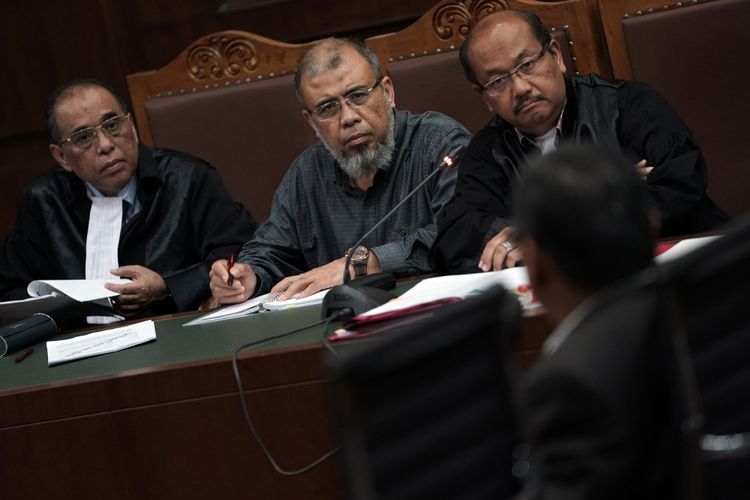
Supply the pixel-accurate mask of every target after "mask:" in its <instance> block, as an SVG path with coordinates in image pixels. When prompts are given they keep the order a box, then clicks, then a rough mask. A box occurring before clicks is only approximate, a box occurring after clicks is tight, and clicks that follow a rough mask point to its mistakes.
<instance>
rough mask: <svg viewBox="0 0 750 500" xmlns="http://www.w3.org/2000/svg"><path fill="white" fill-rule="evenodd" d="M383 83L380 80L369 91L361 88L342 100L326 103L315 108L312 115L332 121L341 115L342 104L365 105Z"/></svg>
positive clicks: (322, 119)
mask: <svg viewBox="0 0 750 500" xmlns="http://www.w3.org/2000/svg"><path fill="white" fill-rule="evenodd" d="M381 81H383V79H382V78H378V79H377V81H376V82H375V84H374V85H373V86H372V87H370V88H369V89H367V88H361V89H357V90H352V91H351V92H349V93H348V94H346V95H345V96H344V97H343V98H341V99H335V100H333V101H328V102H324V103H323V104H321V105H319V106H316V107H315V108H313V110H312V111H311V113H312V114H313V116H315V117H316V118H317V119H318V120H321V121H325V120H330V119H331V118H333V117H335V116H336V115H338V114H339V111H340V110H341V106H343V104H342V102H346V103H347V104H349V105H350V106H362V105H363V104H365V103H366V102H367V101H369V100H370V96H371V95H372V91H373V90H375V89H376V88H377V86H378V85H380V82H381Z"/></svg>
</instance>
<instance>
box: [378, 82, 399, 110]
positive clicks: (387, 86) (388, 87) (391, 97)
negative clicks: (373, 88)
mask: <svg viewBox="0 0 750 500" xmlns="http://www.w3.org/2000/svg"><path fill="white" fill-rule="evenodd" d="M380 84H381V85H382V86H383V91H384V92H385V95H386V97H388V101H389V102H390V103H391V107H392V108H395V107H396V91H395V90H394V89H393V81H392V80H391V77H390V76H384V77H383V81H382V82H381V83H380Z"/></svg>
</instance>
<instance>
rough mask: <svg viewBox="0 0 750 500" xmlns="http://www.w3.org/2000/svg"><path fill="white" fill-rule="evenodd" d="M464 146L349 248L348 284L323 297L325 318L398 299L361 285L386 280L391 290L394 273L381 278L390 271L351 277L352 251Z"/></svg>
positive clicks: (453, 162)
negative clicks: (355, 277)
mask: <svg viewBox="0 0 750 500" xmlns="http://www.w3.org/2000/svg"><path fill="white" fill-rule="evenodd" d="M463 149H464V146H456V147H455V148H453V149H452V150H451V151H450V152H449V153H448V154H447V155H445V157H443V161H442V162H440V165H439V166H438V167H437V168H436V169H434V170H433V171H432V172H430V174H429V175H428V176H427V177H425V178H424V179H423V180H422V182H420V183H419V184H418V185H417V186H416V187H415V188H414V189H412V190H411V191H409V194H407V195H406V196H404V197H403V198H402V199H401V201H399V202H398V203H397V204H396V206H394V207H393V208H392V209H390V210H389V211H388V213H387V214H385V215H384V216H383V217H382V218H381V219H380V220H379V221H378V222H377V223H376V224H375V225H374V226H372V228H370V230H369V231H367V232H366V233H365V234H363V235H362V237H361V238H359V239H358V240H357V242H356V243H355V244H354V245H352V246H351V247H350V248H349V250H347V251H346V259H345V261H344V277H343V282H344V284H343V285H338V286H335V287H333V288H331V290H330V291H329V292H328V293H327V294H326V295H325V297H324V298H323V308H322V311H321V316H322V317H323V318H327V317H328V316H330V315H331V314H333V313H335V312H339V311H341V310H342V309H346V308H349V309H351V316H355V315H357V314H360V313H363V312H365V311H369V310H370V309H372V308H373V307H377V306H379V305H381V304H384V303H386V302H387V301H389V300H390V299H392V298H394V296H393V294H391V293H388V292H386V291H385V290H380V289H378V288H372V287H369V286H363V285H360V284H358V283H360V280H366V281H367V282H381V283H383V282H384V283H387V284H388V285H389V286H388V289H391V288H393V287H394V286H395V280H394V278H393V276H390V277H388V279H386V278H383V277H381V275H382V276H387V275H386V273H378V274H375V275H370V276H363V277H362V278H357V279H355V280H352V279H351V276H350V274H349V266H350V265H351V262H352V254H353V253H354V249H356V248H357V247H358V246H359V245H361V244H362V242H363V241H364V240H365V239H366V238H367V237H368V236H370V235H371V234H372V233H373V232H374V231H375V230H376V229H377V228H379V227H380V226H381V225H383V223H384V222H385V221H387V220H388V219H389V218H390V217H391V216H392V215H393V214H394V213H396V211H397V210H398V209H399V208H401V206H403V204H404V203H406V202H407V201H408V200H409V199H411V197H412V196H414V195H415V194H416V193H417V192H419V190H420V189H422V187H423V186H424V185H425V184H427V183H428V182H429V181H430V180H431V179H432V178H433V177H435V176H436V175H438V174H440V173H442V171H443V170H445V169H448V168H451V167H453V166H455V165H456V163H457V161H458V156H459V154H460V153H461V151H462V150H463ZM368 278H369V279H368Z"/></svg>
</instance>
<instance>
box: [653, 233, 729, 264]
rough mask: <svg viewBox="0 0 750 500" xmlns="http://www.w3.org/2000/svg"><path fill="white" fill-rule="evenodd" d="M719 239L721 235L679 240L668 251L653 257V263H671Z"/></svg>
mask: <svg viewBox="0 0 750 500" xmlns="http://www.w3.org/2000/svg"><path fill="white" fill-rule="evenodd" d="M720 237H721V235H715V236H699V237H697V238H687V239H684V240H680V241H679V242H677V243H676V244H674V245H672V246H671V247H670V248H669V249H668V250H666V251H664V252H662V253H660V254H659V255H657V256H656V257H654V262H656V263H657V264H664V263H665V262H671V261H673V260H675V259H677V258H679V257H682V256H683V255H686V254H689V253H690V252H692V251H693V250H697V249H698V248H700V247H702V246H704V245H707V244H709V243H711V242H712V241H714V240H715V239H717V238H720Z"/></svg>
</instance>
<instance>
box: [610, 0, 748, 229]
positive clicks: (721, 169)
mask: <svg viewBox="0 0 750 500" xmlns="http://www.w3.org/2000/svg"><path fill="white" fill-rule="evenodd" d="M600 9H601V13H602V20H603V23H604V26H605V32H606V36H607V43H608V45H609V49H610V57H611V60H612V66H613V69H614V74H615V77H617V78H621V79H633V80H638V81H642V82H645V83H647V84H649V85H651V86H652V87H654V88H655V89H656V90H657V91H659V92H660V93H661V94H662V95H663V96H664V97H665V98H666V99H667V100H668V101H669V102H670V103H671V104H672V105H673V106H674V107H675V109H676V110H677V112H678V113H679V114H680V116H681V117H682V118H683V120H685V122H686V123H687V124H688V126H689V127H690V128H691V129H692V131H693V133H694V135H695V139H696V140H697V142H698V144H700V146H701V149H702V151H703V154H704V156H705V158H706V161H707V163H708V168H709V194H710V195H711V197H712V198H713V199H714V201H716V203H717V204H718V205H719V206H720V207H721V208H722V209H723V210H725V211H726V212H727V213H729V214H730V215H732V216H735V217H736V216H739V215H741V214H744V213H746V212H748V211H750V196H748V194H747V193H748V189H749V188H750V182H749V181H748V180H747V177H746V176H745V173H746V172H748V170H749V169H750V161H748V160H747V155H746V152H745V151H744V144H745V143H746V141H745V140H744V136H745V133H746V131H747V130H750V100H748V99H747V98H746V94H747V89H748V88H750V67H748V65H747V64H745V61H746V59H747V57H746V56H745V55H744V53H743V52H744V49H745V48H746V47H747V45H748V42H750V30H749V29H748V26H747V22H748V21H750V2H748V1H747V0H703V1H686V2H685V1H684V2H681V3H676V2H673V3H671V4H668V5H665V2H663V1H656V0H620V1H618V2H611V1H608V0H600Z"/></svg>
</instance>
